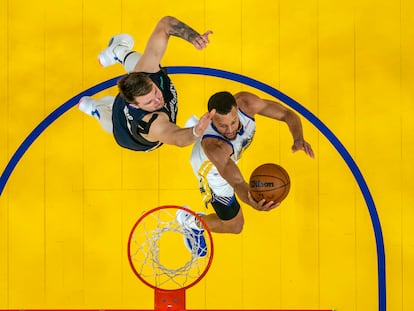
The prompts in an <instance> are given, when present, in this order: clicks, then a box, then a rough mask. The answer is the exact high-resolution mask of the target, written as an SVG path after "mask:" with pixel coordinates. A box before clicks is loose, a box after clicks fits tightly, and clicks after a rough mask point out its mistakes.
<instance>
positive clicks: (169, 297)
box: [8, 206, 335, 311]
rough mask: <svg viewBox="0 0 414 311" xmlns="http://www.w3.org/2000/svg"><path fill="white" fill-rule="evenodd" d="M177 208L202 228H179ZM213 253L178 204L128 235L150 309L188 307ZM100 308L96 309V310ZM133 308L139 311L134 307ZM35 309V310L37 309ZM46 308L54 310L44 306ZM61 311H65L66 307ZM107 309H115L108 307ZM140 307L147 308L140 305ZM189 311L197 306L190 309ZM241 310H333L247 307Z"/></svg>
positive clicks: (153, 213) (150, 215)
mask: <svg viewBox="0 0 414 311" xmlns="http://www.w3.org/2000/svg"><path fill="white" fill-rule="evenodd" d="M179 210H184V211H185V212H187V213H190V214H192V215H193V216H195V217H196V218H197V219H198V220H199V222H200V224H201V225H202V226H203V228H204V232H202V231H200V232H198V233H197V232H194V231H189V230H188V229H185V228H183V227H182V226H181V225H180V224H179V223H178V222H177V220H176V213H177V211H179ZM201 236H203V237H204V240H205V243H200V238H201ZM186 245H187V246H188V247H186ZM188 248H190V249H191V250H189V249H188ZM213 253H214V247H213V239H212V235H211V232H210V231H209V229H208V227H207V225H206V224H205V223H204V221H203V220H202V219H201V218H200V216H198V215H197V214H195V213H194V212H192V211H190V210H188V209H186V208H184V207H181V206H161V207H157V208H154V209H152V210H150V211H148V212H146V213H144V214H143V215H142V216H141V217H140V218H139V219H138V221H137V222H136V223H135V225H134V226H133V228H132V230H131V233H130V235H129V239H128V259H129V263H130V266H131V268H132V270H133V272H134V274H135V275H136V276H137V277H138V278H139V279H140V280H141V281H142V282H143V283H144V284H146V285H147V286H149V287H151V288H152V289H153V290H154V310H157V311H191V310H189V309H186V299H185V292H186V290H187V289H188V288H190V287H192V286H194V285H196V284H197V283H198V282H200V281H201V279H202V278H203V277H204V276H205V275H206V273H207V272H208V270H209V268H210V266H211V263H212V260H213ZM23 310H25V309H18V310H11V309H8V311H23ZM26 310H29V309H26ZM77 310H79V309H77ZM104 310H105V309H99V311H104ZM134 310H136V311H139V310H138V309H134ZM36 311H39V309H37V310H36ZM47 311H58V310H57V309H55V310H51V309H47ZM62 311H63V310H62ZM64 311H68V309H65V310H64ZM79 311H80V310H79ZM82 311H95V310H82ZM96 311H98V310H96ZM111 311H116V310H113V309H112V310H111ZM119 311H121V310H119ZM125 311H126V310H125ZM141 311H150V310H143V309H141ZM193 311H197V310H194V309H193ZM199 311H201V310H199ZM212 311H213V310H212ZM214 311H218V310H217V309H216V310H214ZM227 311H236V310H235V309H233V310H227ZM243 311H335V310H332V309H330V310H322V309H301V310H299V309H296V310H294V309H290V310H280V309H279V310H275V309H273V310H263V309H262V310H252V309H251V310H243Z"/></svg>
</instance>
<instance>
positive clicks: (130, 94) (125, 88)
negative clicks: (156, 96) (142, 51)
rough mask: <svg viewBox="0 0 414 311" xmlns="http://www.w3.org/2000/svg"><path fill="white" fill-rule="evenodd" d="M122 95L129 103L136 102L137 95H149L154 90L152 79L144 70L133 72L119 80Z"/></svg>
mask: <svg viewBox="0 0 414 311" xmlns="http://www.w3.org/2000/svg"><path fill="white" fill-rule="evenodd" d="M117 84H118V89H119V93H120V94H121V96H122V97H123V98H124V99H125V100H126V101H127V102H128V103H131V104H132V103H135V97H137V96H143V95H147V94H148V93H149V92H151V90H152V81H151V79H150V78H149V77H148V76H147V75H146V74H145V73H142V72H131V73H129V74H127V75H125V76H124V77H122V78H121V79H119V80H118V82H117Z"/></svg>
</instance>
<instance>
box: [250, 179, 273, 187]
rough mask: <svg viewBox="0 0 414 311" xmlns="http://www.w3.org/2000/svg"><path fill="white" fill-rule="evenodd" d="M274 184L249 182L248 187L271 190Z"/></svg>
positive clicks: (258, 181) (256, 181) (259, 181)
mask: <svg viewBox="0 0 414 311" xmlns="http://www.w3.org/2000/svg"><path fill="white" fill-rule="evenodd" d="M274 186H275V184H274V183H273V182H270V181H268V182H264V181H261V180H254V179H253V180H250V187H253V188H273V187H274Z"/></svg>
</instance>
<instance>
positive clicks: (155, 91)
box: [78, 16, 214, 151]
mask: <svg viewBox="0 0 414 311" xmlns="http://www.w3.org/2000/svg"><path fill="white" fill-rule="evenodd" d="M211 33H212V32H211V31H207V32H205V33H204V34H199V33H198V32H196V31H195V30H194V29H192V28H191V27H189V26H188V25H186V24H185V23H183V22H181V21H179V20H178V19H176V18H174V17H171V16H166V17H163V18H162V19H161V20H160V21H159V22H158V24H157V25H156V27H155V29H154V31H153V33H152V34H151V36H150V38H149V40H148V42H147V45H146V48H145V50H144V53H143V54H142V55H141V54H140V53H138V52H136V51H133V50H132V47H133V45H134V39H133V38H132V37H131V36H130V35H128V34H120V35H116V36H114V37H112V38H111V40H110V42H109V45H108V47H107V48H106V49H105V50H103V51H102V52H101V53H100V54H99V61H100V63H101V65H102V66H104V67H107V66H110V65H113V64H115V63H117V62H119V63H121V64H122V65H123V66H124V68H125V70H126V71H127V72H128V74H127V75H126V76H124V77H122V78H121V79H120V80H119V81H118V88H119V94H118V95H117V96H116V97H112V96H106V97H104V98H101V99H93V98H91V97H83V98H82V99H81V100H80V102H79V105H78V107H79V109H80V110H81V111H83V112H85V113H86V114H88V115H91V116H93V117H95V118H96V119H98V120H99V122H100V124H101V126H102V127H103V128H104V130H106V131H107V132H109V133H112V134H113V135H114V138H115V140H116V142H117V143H118V144H119V145H120V146H121V147H124V148H127V149H131V150H134V151H151V150H154V149H157V148H158V147H160V146H161V145H162V144H170V145H176V146H179V147H184V146H188V145H190V144H192V143H194V142H195V140H196V138H197V137H198V136H200V135H201V134H203V133H204V130H205V129H206V128H207V126H208V124H209V122H210V120H211V117H212V116H213V115H214V111H213V112H209V113H206V114H205V115H203V116H202V117H201V118H200V121H199V122H198V123H197V124H195V125H194V126H193V127H191V128H180V127H179V126H177V125H176V121H177V112H178V102H177V92H176V89H175V87H174V85H173V83H172V81H171V80H170V78H169V77H168V73H167V72H166V70H165V69H164V68H162V67H161V65H160V64H161V60H162V57H163V56H164V53H165V51H166V48H167V44H168V41H169V38H170V37H171V36H176V37H179V38H182V39H184V40H186V41H188V42H190V43H191V44H192V45H193V46H194V47H195V48H196V49H199V50H202V49H204V48H205V47H206V46H207V44H208V43H209V39H208V36H209V35H210V34H211Z"/></svg>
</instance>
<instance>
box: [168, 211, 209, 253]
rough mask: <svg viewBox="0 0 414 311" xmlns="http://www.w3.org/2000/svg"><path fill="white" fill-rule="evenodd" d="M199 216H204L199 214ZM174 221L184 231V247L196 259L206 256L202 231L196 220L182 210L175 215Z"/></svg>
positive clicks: (205, 245)
mask: <svg viewBox="0 0 414 311" xmlns="http://www.w3.org/2000/svg"><path fill="white" fill-rule="evenodd" d="M199 215H204V214H202V213H199ZM175 219H176V220H177V222H178V223H179V224H180V226H181V227H182V228H183V229H184V245H185V246H186V247H187V248H188V250H189V251H190V252H191V253H193V254H196V255H197V256H198V257H204V256H206V255H207V244H206V240H205V238H204V229H203V228H200V227H199V226H198V225H197V218H196V217H195V216H194V215H193V214H191V213H188V212H186V211H184V210H182V209H179V210H178V211H177V213H176V216H175Z"/></svg>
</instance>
